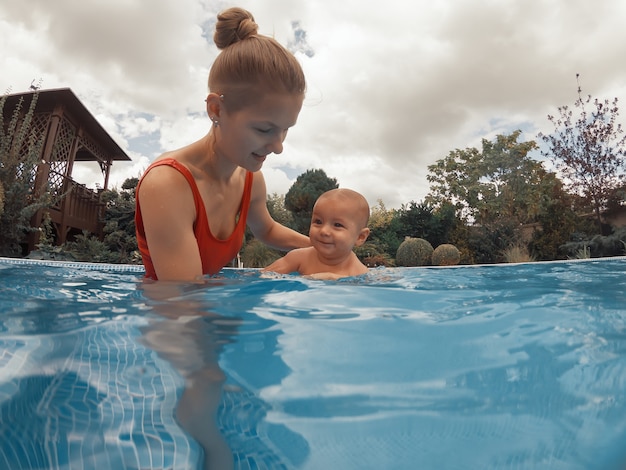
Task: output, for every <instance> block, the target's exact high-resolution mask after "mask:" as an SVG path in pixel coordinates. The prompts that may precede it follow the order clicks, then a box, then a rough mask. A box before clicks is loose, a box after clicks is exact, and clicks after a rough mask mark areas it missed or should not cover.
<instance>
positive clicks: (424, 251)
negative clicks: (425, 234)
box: [396, 237, 434, 266]
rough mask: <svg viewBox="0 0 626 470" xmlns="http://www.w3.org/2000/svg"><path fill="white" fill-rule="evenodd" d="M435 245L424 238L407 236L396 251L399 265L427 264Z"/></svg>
mask: <svg viewBox="0 0 626 470" xmlns="http://www.w3.org/2000/svg"><path fill="white" fill-rule="evenodd" d="M433 251H434V250H433V246H432V245H431V244H430V243H429V242H428V240H424V239H423V238H412V237H406V238H405V239H404V241H403V242H402V243H400V246H399V247H398V251H397V252H396V264H397V265H398V266H427V265H429V264H430V259H431V256H432V254H433Z"/></svg>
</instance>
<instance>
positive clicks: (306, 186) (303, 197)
mask: <svg viewBox="0 0 626 470" xmlns="http://www.w3.org/2000/svg"><path fill="white" fill-rule="evenodd" d="M338 187H339V185H338V184H337V180H336V179H335V178H329V177H328V176H327V175H326V173H325V172H324V170H321V169H318V170H307V171H306V172H305V173H302V174H301V175H300V176H298V178H297V179H296V182H295V183H294V184H292V185H291V188H289V191H287V194H286V195H285V207H286V208H287V209H288V210H290V211H291V213H292V214H293V218H294V228H295V230H297V231H298V232H300V233H304V234H308V233H309V226H310V225H311V213H312V212H313V206H314V205H315V201H317V198H318V197H320V195H321V194H322V193H325V192H326V191H329V190H331V189H336V188H338Z"/></svg>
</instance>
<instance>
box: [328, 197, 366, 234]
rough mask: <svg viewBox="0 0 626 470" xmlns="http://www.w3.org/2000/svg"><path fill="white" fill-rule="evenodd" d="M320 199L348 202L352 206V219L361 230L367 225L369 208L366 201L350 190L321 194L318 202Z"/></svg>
mask: <svg viewBox="0 0 626 470" xmlns="http://www.w3.org/2000/svg"><path fill="white" fill-rule="evenodd" d="M322 198H337V199H343V200H345V201H349V202H350V203H352V204H354V206H355V207H354V217H355V219H356V221H357V223H358V224H359V226H360V227H361V228H365V227H367V223H368V222H369V219H370V206H369V204H368V203H367V199H365V197H364V196H363V195H362V194H361V193H358V192H356V191H353V190H352V189H347V188H336V189H331V190H329V191H326V192H325V193H322V195H320V197H318V198H317V200H318V201H319V200H320V199H322Z"/></svg>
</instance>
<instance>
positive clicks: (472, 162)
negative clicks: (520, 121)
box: [426, 130, 547, 225]
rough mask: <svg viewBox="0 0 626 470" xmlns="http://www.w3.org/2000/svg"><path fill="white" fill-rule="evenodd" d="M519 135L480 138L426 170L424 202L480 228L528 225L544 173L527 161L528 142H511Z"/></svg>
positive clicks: (539, 201)
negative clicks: (474, 144)
mask: <svg viewBox="0 0 626 470" xmlns="http://www.w3.org/2000/svg"><path fill="white" fill-rule="evenodd" d="M520 134H521V131H519V130H517V131H515V132H513V133H512V134H510V135H498V136H496V138H495V140H494V141H489V140H486V139H483V141H482V151H479V150H478V149H476V148H468V149H465V150H458V149H457V150H454V151H452V152H450V154H449V155H448V157H446V158H445V159H443V160H439V161H437V162H436V163H435V164H434V165H430V166H429V167H428V170H429V172H430V173H429V175H428V176H427V179H428V181H429V182H430V183H431V188H430V193H429V195H428V196H427V197H426V202H429V203H432V204H434V205H435V206H436V207H437V206H441V205H443V204H445V203H449V204H452V205H454V206H455V207H456V209H457V211H458V214H459V217H461V218H462V219H464V220H466V221H468V222H470V223H478V224H481V225H489V224H490V223H492V222H494V221H496V220H498V221H500V220H501V219H503V218H506V219H509V220H511V221H512V222H514V223H516V224H523V223H528V222H532V221H534V220H535V219H536V217H537V215H538V214H539V212H540V210H541V204H542V202H543V200H544V199H545V198H544V190H545V188H544V186H543V185H542V181H543V179H544V178H545V177H546V173H547V172H546V170H545V169H544V168H543V166H542V164H541V163H540V162H537V161H535V160H533V159H532V158H530V157H529V156H528V153H529V152H530V151H531V150H533V149H535V148H536V144H535V142H534V141H530V142H517V139H518V138H519V135H520Z"/></svg>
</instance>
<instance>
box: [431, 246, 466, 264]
mask: <svg viewBox="0 0 626 470" xmlns="http://www.w3.org/2000/svg"><path fill="white" fill-rule="evenodd" d="M431 260H432V263H433V265H434V266H453V265H455V264H459V261H461V252H460V251H459V249H458V248H457V247H456V246H454V245H451V244H449V243H444V244H442V245H439V246H438V247H437V248H435V251H433V254H432V257H431Z"/></svg>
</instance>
